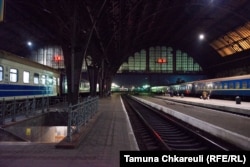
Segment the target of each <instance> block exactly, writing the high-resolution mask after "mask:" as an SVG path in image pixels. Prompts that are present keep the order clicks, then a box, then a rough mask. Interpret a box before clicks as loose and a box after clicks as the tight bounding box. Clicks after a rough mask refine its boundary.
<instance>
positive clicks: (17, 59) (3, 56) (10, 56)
mask: <svg viewBox="0 0 250 167" xmlns="http://www.w3.org/2000/svg"><path fill="white" fill-rule="evenodd" d="M0 58H1V59H6V60H10V61H14V62H17V63H20V64H23V65H27V66H32V67H35V68H40V69H43V70H47V71H51V72H54V73H59V71H58V70H56V69H54V68H52V67H49V66H45V65H43V64H40V63H37V62H34V61H32V60H29V59H27V58H24V57H20V56H17V55H15V54H12V53H9V52H6V51H4V50H0Z"/></svg>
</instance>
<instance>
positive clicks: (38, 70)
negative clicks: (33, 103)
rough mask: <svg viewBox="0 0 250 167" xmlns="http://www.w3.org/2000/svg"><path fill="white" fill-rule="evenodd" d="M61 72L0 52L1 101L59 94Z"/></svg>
mask: <svg viewBox="0 0 250 167" xmlns="http://www.w3.org/2000/svg"><path fill="white" fill-rule="evenodd" d="M59 80H60V72H59V71H57V70H56V69H53V68H50V67H48V66H44V65H42V64H39V63H36V62H33V61H30V60H28V59H26V58H23V57H19V56H17V55H14V54H11V53H8V52H6V51H2V50H0V99H2V98H4V99H5V100H13V99H14V97H15V99H26V98H33V97H42V96H57V95H58V94H59V83H60V82H59Z"/></svg>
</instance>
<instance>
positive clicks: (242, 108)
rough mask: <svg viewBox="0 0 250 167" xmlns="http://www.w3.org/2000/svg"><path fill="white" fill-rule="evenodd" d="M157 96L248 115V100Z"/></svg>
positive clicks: (249, 104) (249, 111)
mask: <svg viewBox="0 0 250 167" xmlns="http://www.w3.org/2000/svg"><path fill="white" fill-rule="evenodd" d="M156 97H158V98H163V99H167V100H171V101H176V102H178V101H181V102H182V103H186V104H191V105H197V106H201V107H207V108H212V109H218V110H225V111H229V112H232V113H239V114H243V115H247V116H250V102H244V101H241V103H240V104H237V103H236V101H232V100H220V99H207V100H203V99H200V98H193V97H183V98H182V97H181V96H174V97H170V96H156Z"/></svg>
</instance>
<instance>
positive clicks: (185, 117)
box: [135, 96, 250, 151]
mask: <svg viewBox="0 0 250 167" xmlns="http://www.w3.org/2000/svg"><path fill="white" fill-rule="evenodd" d="M135 98H137V99H139V100H140V101H142V102H144V103H146V104H148V105H150V106H152V107H155V108H157V109H159V110H162V111H163V112H166V113H168V114H170V115H172V116H174V117H177V118H179V119H181V120H182V121H184V122H187V123H189V124H191V125H193V126H195V127H198V128H200V129H202V130H204V131H206V132H208V133H211V134H213V135H215V136H217V137H220V138H222V139H224V140H227V141H229V142H231V143H233V144H235V145H237V146H238V147H240V148H242V149H244V150H248V151H249V150H250V130H249V127H250V118H249V117H246V116H239V115H235V114H231V113H226V112H221V111H215V110H213V109H208V108H201V107H194V106H192V105H193V104H194V103H196V104H198V103H199V104H200V106H203V105H213V106H214V108H216V107H218V108H221V107H225V108H227V109H231V110H235V111H237V110H240V108H236V107H240V105H238V104H234V103H233V102H231V103H232V104H229V103H230V102H224V101H221V100H218V101H217V100H215V99H213V100H207V101H206V100H201V99H195V98H181V97H174V98H172V97H167V96H162V97H161V99H159V98H152V97H148V96H138V97H135ZM169 99H171V100H175V101H185V102H186V104H178V103H173V102H169V101H165V100H169ZM188 102H189V104H191V105H187V103H188ZM208 103H210V104H208ZM242 104H244V106H247V105H249V104H246V103H242ZM242 106H243V105H242ZM242 106H241V107H242ZM246 111H249V110H247V109H246Z"/></svg>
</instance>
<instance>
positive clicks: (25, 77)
mask: <svg viewBox="0 0 250 167" xmlns="http://www.w3.org/2000/svg"><path fill="white" fill-rule="evenodd" d="M23 83H30V72H28V71H24V72H23Z"/></svg>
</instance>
